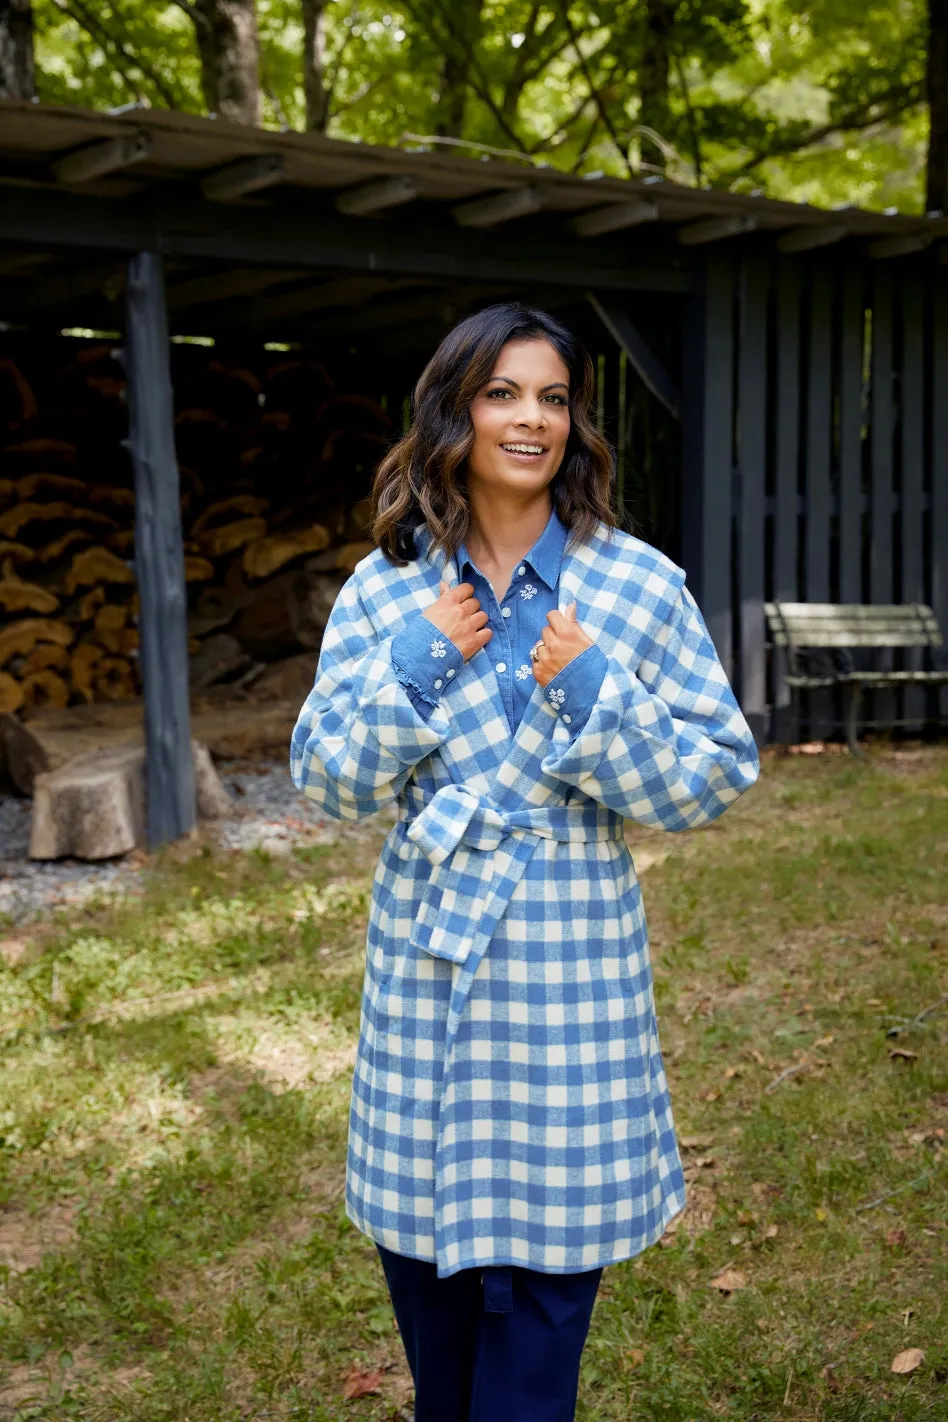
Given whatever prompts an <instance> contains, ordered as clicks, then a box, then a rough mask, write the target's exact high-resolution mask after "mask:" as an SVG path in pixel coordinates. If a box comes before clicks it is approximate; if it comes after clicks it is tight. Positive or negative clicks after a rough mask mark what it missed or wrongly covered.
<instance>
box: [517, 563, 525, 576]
mask: <svg viewBox="0 0 948 1422" xmlns="http://www.w3.org/2000/svg"><path fill="white" fill-rule="evenodd" d="M526 571H527V570H526V568H525V567H524V565H523V564H522V563H521V564H520V567H519V568H518V569H517V577H518V578H522V577H523V575H524V573H525V572H526Z"/></svg>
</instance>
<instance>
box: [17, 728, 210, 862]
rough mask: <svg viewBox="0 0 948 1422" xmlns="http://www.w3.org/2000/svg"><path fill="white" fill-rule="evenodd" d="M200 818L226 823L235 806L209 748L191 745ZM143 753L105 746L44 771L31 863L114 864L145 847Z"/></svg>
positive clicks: (140, 748) (37, 791) (36, 796)
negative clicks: (80, 861)
mask: <svg viewBox="0 0 948 1422" xmlns="http://www.w3.org/2000/svg"><path fill="white" fill-rule="evenodd" d="M191 754H192V760H193V764H194V779H195V789H196V792H197V812H198V817H199V818H200V819H223V818H225V817H227V816H229V815H232V814H233V813H234V805H233V802H232V801H231V799H230V796H229V795H228V794H227V791H226V790H225V789H224V787H223V785H222V784H221V781H220V778H219V776H218V774H217V771H216V770H215V769H214V765H213V762H212V760H211V757H210V754H209V753H208V750H207V747H206V746H204V745H201V744H200V742H198V741H192V742H191ZM145 800H146V796H145V747H144V745H142V744H135V745H124V746H107V747H104V748H101V749H99V750H95V751H92V752H90V753H89V754H88V755H83V756H79V757H77V758H75V759H73V760H69V761H67V762H66V763H65V764H64V765H62V766H61V767H60V768H59V769H58V770H53V771H45V772H42V773H40V774H38V775H37V776H36V777H35V780H34V783H33V819H32V824H31V827H30V858H31V859H61V858H63V856H65V855H70V856H72V857H73V858H76V859H89V860H99V859H112V858H114V857H115V856H116V855H120V854H127V853H128V852H129V851H130V850H132V849H135V848H138V847H140V846H144V845H146V844H147V839H148V835H147V827H146V825H147V819H146V803H145Z"/></svg>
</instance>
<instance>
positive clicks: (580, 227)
mask: <svg viewBox="0 0 948 1422" xmlns="http://www.w3.org/2000/svg"><path fill="white" fill-rule="evenodd" d="M657 219H658V208H657V207H656V206H655V204H654V203H653V202H643V201H642V199H641V198H635V199H633V201H632V202H610V203H608V204H607V205H606V206H605V207H594V208H592V209H591V211H589V212H581V213H579V215H578V216H577V217H574V218H573V219H572V221H571V222H570V224H569V225H570V227H571V229H572V230H573V232H575V233H576V235H577V237H601V236H602V235H603V234H604V233H606V232H620V231H622V230H623V229H624V228H627V227H639V226H640V225H641V224H642V223H643V222H655V221H657Z"/></svg>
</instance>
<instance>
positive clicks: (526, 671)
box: [517, 662, 530, 681]
mask: <svg viewBox="0 0 948 1422" xmlns="http://www.w3.org/2000/svg"><path fill="white" fill-rule="evenodd" d="M529 675H530V665H529V663H528V662H521V663H520V665H519V667H518V668H517V680H518V681H526V679H527V677H528V676H529Z"/></svg>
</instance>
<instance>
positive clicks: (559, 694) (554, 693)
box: [546, 686, 566, 706]
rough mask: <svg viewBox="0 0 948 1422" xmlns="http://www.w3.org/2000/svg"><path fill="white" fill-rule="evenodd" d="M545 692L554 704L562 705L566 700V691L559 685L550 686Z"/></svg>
mask: <svg viewBox="0 0 948 1422" xmlns="http://www.w3.org/2000/svg"><path fill="white" fill-rule="evenodd" d="M546 694H547V696H548V697H549V699H550V701H551V702H552V703H553V705H554V706H562V705H563V702H564V701H565V700H566V692H565V691H564V690H563V688H562V687H561V686H551V687H550V689H549V691H548V692H547V693H546Z"/></svg>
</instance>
